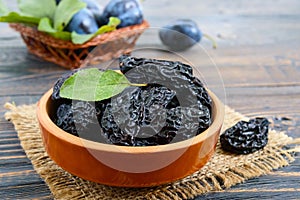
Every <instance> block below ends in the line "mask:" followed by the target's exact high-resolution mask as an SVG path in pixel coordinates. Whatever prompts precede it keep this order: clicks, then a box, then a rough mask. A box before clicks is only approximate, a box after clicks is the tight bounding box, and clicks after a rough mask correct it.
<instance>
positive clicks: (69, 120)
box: [54, 101, 106, 142]
mask: <svg viewBox="0 0 300 200" xmlns="http://www.w3.org/2000/svg"><path fill="white" fill-rule="evenodd" d="M99 112H100V111H99V109H98V108H97V107H96V106H95V105H93V104H92V103H89V102H85V101H73V102H72V103H62V104H60V105H59V106H58V108H57V110H56V115H55V117H54V123H55V124H56V125H57V126H58V127H60V128H61V129H63V130H64V131H67V132H68V133H71V134H73V135H75V136H79V137H81V138H85V139H89V140H93V141H99V142H105V141H106V139H104V137H103V134H102V131H101V129H100V126H99V123H98V119H97V115H99Z"/></svg>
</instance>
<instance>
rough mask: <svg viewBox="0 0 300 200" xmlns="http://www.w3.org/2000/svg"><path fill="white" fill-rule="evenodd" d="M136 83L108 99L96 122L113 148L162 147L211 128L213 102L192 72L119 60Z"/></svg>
mask: <svg viewBox="0 0 300 200" xmlns="http://www.w3.org/2000/svg"><path fill="white" fill-rule="evenodd" d="M120 69H121V71H122V72H123V73H125V76H126V77H127V78H128V79H129V80H130V81H131V82H134V83H148V86H146V87H132V88H128V89H126V90H125V91H124V92H123V93H122V94H120V95H118V96H117V97H114V98H112V99H111V101H110V102H109V103H108V104H107V106H106V109H105V111H104V112H103V114H102V115H101V117H100V118H99V122H100V124H101V127H102V129H103V131H104V133H105V134H106V136H107V137H108V138H109V140H110V142H111V143H112V144H117V145H130V146H148V145H163V144H168V143H171V142H177V141H181V140H185V139H189V138H191V137H194V136H195V135H197V134H200V133H201V132H203V131H204V130H206V129H207V128H208V127H209V125H210V124H211V99H210V96H209V95H208V93H207V91H206V90H205V88H204V87H203V84H202V83H201V81H200V80H199V79H197V78H195V77H193V74H192V73H193V71H192V68H191V67H190V66H189V65H185V64H183V63H180V62H173V61H164V60H155V59H145V58H134V57H130V56H122V57H121V58H120Z"/></svg>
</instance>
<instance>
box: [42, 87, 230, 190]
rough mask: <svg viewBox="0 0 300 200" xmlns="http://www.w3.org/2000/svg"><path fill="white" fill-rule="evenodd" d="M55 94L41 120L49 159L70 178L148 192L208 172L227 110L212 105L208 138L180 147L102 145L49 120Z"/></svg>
mask: <svg viewBox="0 0 300 200" xmlns="http://www.w3.org/2000/svg"><path fill="white" fill-rule="evenodd" d="M51 93H52V89H51V90H49V91H48V92H46V93H45V94H44V95H43V97H42V98H41V99H40V101H39V104H38V110H37V117H38V121H39V125H40V128H41V133H42V138H43V143H44V146H45V149H46V151H47V153H48V155H49V156H50V158H51V159H52V160H53V161H55V162H56V163H57V165H59V166H60V167H62V168H63V169H64V170H66V171H68V172H69V173H71V174H73V175H76V176H78V177H81V178H83V179H86V180H90V181H93V182H97V183H101V184H106V185H111V186H122V187H148V186H155V185H160V184H164V183H168V182H172V181H175V180H178V179H181V178H183V177H186V176H188V175H190V174H192V173H193V172H195V171H197V170H199V169H200V168H201V167H203V166H204V165H205V164H206V163H207V162H208V161H209V159H210V158H211V156H212V155H213V153H214V151H215V147H216V143H217V141H218V138H219V133H220V129H221V126H222V123H223V117H224V107H223V105H222V103H221V102H220V101H219V99H218V98H217V97H216V96H215V95H214V94H213V93H212V92H209V94H210V96H211V98H212V101H213V109H212V114H213V122H212V124H211V126H210V127H209V128H208V129H207V130H206V131H204V132H203V133H201V134H199V135H197V136H195V137H193V138H191V139H188V140H185V141H180V142H176V143H171V144H167V145H159V146H148V147H124V146H117V145H110V144H102V143H98V142H93V141H90V140H85V139H81V138H79V137H76V136H73V135H71V134H69V133H67V132H65V131H63V130H62V129H60V128H59V127H57V126H56V125H55V124H54V123H53V122H52V120H51V119H50V117H49V112H51V109H52V107H53V105H52V103H53V102H52V100H51V98H50V96H51Z"/></svg>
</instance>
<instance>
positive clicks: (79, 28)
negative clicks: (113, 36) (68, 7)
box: [65, 8, 99, 34]
mask: <svg viewBox="0 0 300 200" xmlns="http://www.w3.org/2000/svg"><path fill="white" fill-rule="evenodd" d="M98 28H99V27H98V24H97V22H96V20H95V18H94V16H93V14H92V12H91V11H90V10H88V9H87V8H83V9H81V10H80V11H79V12H77V13H76V14H75V15H74V16H73V18H72V19H71V21H70V22H69V24H68V25H67V27H66V29H65V30H66V31H69V32H73V31H75V32H76V33H78V34H90V33H94V32H96V31H97V30H98Z"/></svg>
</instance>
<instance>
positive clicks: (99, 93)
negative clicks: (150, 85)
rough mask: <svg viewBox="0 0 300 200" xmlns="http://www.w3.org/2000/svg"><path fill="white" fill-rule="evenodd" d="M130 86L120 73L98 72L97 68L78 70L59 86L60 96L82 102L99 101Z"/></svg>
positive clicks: (110, 71)
mask: <svg viewBox="0 0 300 200" xmlns="http://www.w3.org/2000/svg"><path fill="white" fill-rule="evenodd" d="M130 85H136V86H145V84H132V83H130V82H129V81H128V79H127V78H126V77H125V76H124V75H123V74H121V73H118V72H116V71H113V70H106V71H99V69H97V68H89V69H84V70H80V71H78V72H77V73H75V74H74V75H72V76H71V77H69V78H68V79H67V80H66V81H65V82H64V83H63V85H62V86H61V89H60V96H61V97H63V98H68V99H73V100H82V101H101V100H104V99H108V98H111V97H113V96H115V95H117V94H119V93H121V92H122V91H123V90H124V89H125V88H126V87H128V86H130Z"/></svg>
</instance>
